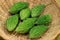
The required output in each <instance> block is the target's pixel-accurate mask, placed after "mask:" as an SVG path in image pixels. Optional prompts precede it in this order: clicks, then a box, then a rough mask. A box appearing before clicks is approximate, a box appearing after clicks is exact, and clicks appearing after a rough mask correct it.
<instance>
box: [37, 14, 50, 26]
mask: <svg viewBox="0 0 60 40" xmlns="http://www.w3.org/2000/svg"><path fill="white" fill-rule="evenodd" d="M50 22H51V14H45V15H42V16H40V17H39V18H38V20H37V24H41V25H47V24H49V23H50Z"/></svg>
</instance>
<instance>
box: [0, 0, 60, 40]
mask: <svg viewBox="0 0 60 40" xmlns="http://www.w3.org/2000/svg"><path fill="white" fill-rule="evenodd" d="M15 2H29V4H30V6H29V7H30V8H32V7H33V6H34V5H37V4H46V5H47V6H46V8H45V10H44V12H43V13H42V14H46V13H50V14H52V22H51V24H50V25H49V29H48V30H47V32H46V33H45V34H44V35H43V36H41V38H38V39H29V38H28V35H21V34H18V33H15V32H13V33H10V32H8V31H7V30H6V28H5V27H6V25H5V22H6V19H7V18H8V17H9V16H10V14H9V8H10V7H11V6H12V5H13V4H14V3H15ZM58 34H60V9H59V7H58V6H57V5H56V2H55V0H0V37H2V38H3V39H5V40H54V39H55V38H56V37H57V35H58Z"/></svg>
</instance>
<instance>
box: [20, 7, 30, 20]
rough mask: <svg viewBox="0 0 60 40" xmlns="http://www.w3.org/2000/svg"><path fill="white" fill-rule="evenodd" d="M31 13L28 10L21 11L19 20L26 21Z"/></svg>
mask: <svg viewBox="0 0 60 40" xmlns="http://www.w3.org/2000/svg"><path fill="white" fill-rule="evenodd" d="M30 14H31V11H30V9H29V8H26V9H23V10H21V11H20V18H21V20H24V19H27V18H28V17H30Z"/></svg>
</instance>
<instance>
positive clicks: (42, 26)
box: [6, 2, 51, 38]
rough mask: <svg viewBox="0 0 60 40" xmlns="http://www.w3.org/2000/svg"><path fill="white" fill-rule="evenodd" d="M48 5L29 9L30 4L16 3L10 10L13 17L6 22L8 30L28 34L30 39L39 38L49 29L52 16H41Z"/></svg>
mask: <svg viewBox="0 0 60 40" xmlns="http://www.w3.org/2000/svg"><path fill="white" fill-rule="evenodd" d="M45 7H46V5H44V4H40V5H36V6H34V7H32V9H30V8H29V3H28V2H16V3H14V5H12V7H11V8H10V9H9V13H10V14H11V16H10V17H9V18H7V20H6V29H7V30H8V31H15V32H17V33H21V34H25V33H28V35H29V38H39V37H41V36H42V35H43V34H44V33H45V32H46V31H47V29H48V24H49V23H50V22H51V14H44V15H41V14H42V12H43V11H44V9H45Z"/></svg>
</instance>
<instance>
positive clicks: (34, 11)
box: [31, 4, 45, 17]
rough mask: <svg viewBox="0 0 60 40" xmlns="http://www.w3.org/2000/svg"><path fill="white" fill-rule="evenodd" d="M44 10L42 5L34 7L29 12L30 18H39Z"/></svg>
mask: <svg viewBox="0 0 60 40" xmlns="http://www.w3.org/2000/svg"><path fill="white" fill-rule="evenodd" d="M44 8H45V5H44V4H41V5H37V6H34V7H33V8H32V10H31V16H32V17H37V16H39V15H40V14H41V13H42V12H43V10H44Z"/></svg>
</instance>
